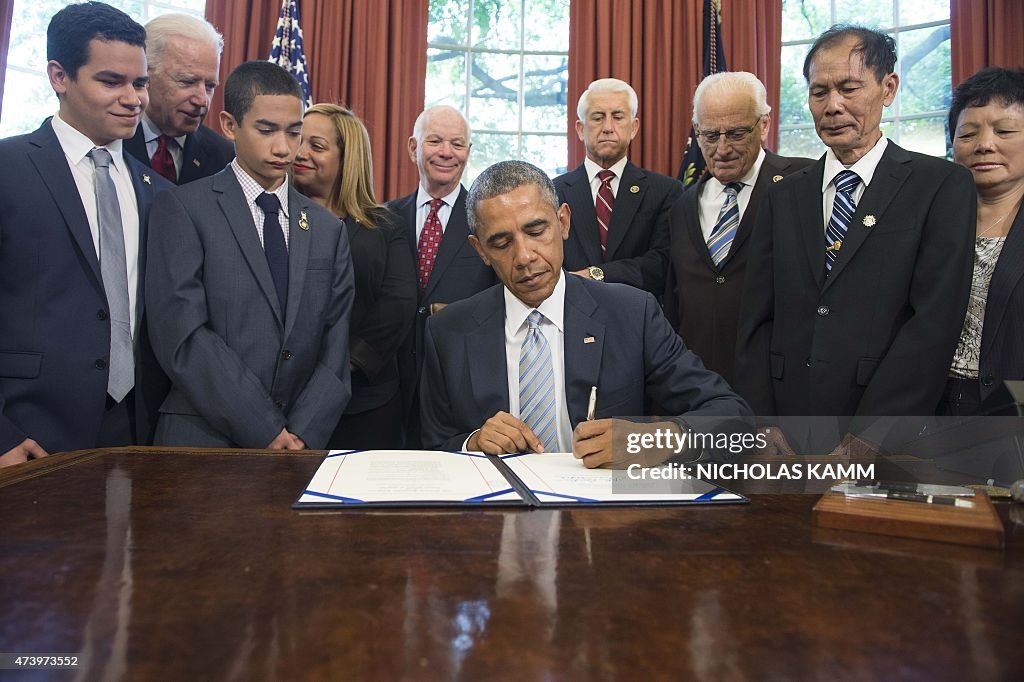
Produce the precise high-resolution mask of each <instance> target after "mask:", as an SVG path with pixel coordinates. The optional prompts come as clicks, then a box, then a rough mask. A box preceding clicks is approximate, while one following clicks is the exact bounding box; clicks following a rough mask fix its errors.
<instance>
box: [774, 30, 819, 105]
mask: <svg viewBox="0 0 1024 682" xmlns="http://www.w3.org/2000/svg"><path fill="white" fill-rule="evenodd" d="M806 55H807V46H806V45H790V46H787V47H783V48H782V86H781V88H780V92H779V112H778V114H777V115H776V116H774V117H773V118H774V119H775V124H776V125H799V124H803V123H806V124H809V123H811V112H810V111H809V110H808V109H807V81H805V80H804V76H803V64H804V57H805V56H806Z"/></svg>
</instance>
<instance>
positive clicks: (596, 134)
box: [555, 78, 683, 296]
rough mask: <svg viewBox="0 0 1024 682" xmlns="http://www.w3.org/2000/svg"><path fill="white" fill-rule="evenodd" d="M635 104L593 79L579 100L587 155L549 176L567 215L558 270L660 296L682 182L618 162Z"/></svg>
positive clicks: (636, 126)
mask: <svg viewBox="0 0 1024 682" xmlns="http://www.w3.org/2000/svg"><path fill="white" fill-rule="evenodd" d="M637 107H638V100H637V96H636V92H635V91H634V90H633V88H631V87H630V86H629V84H628V83H625V82H623V81H621V80H619V79H617V78H602V79H601V80H596V81H594V82H593V83H591V84H590V86H589V87H587V89H586V90H585V91H584V92H583V94H582V95H580V99H579V103H578V104H577V106H576V115H577V116H578V117H579V120H577V121H576V134H577V135H578V136H579V138H580V140H581V141H582V142H583V146H584V147H585V148H586V150H587V157H586V159H585V160H584V161H583V163H582V164H580V165H579V166H578V167H577V168H576V169H575V170H573V171H570V172H569V173H566V174H564V175H560V176H558V177H557V178H555V189H556V191H557V192H558V200H559V201H560V202H563V203H566V204H568V205H569V209H570V213H571V227H570V229H569V238H568V239H567V240H566V242H565V263H564V267H565V269H566V270H568V271H570V272H572V273H573V274H575V275H580V276H581V277H588V278H590V279H595V280H600V281H605V282H621V283H623V284H630V285H632V286H635V287H637V288H640V289H645V290H647V291H650V292H651V293H653V294H654V295H655V296H660V295H661V294H662V292H663V291H664V289H665V273H666V271H667V270H668V247H669V236H668V214H669V211H670V210H671V208H672V205H673V204H674V203H675V202H676V200H677V199H678V198H679V196H680V195H681V194H682V193H683V185H682V183H680V182H679V181H678V180H676V179H674V178H669V177H667V176H664V175H661V174H659V173H655V172H653V171H649V170H644V169H643V168H639V167H637V166H635V165H633V164H632V163H630V161H629V159H627V158H626V154H627V152H628V151H629V143H630V142H631V141H632V140H633V138H634V137H636V134H637V132H638V131H639V130H640V119H638V118H637V116H636V114H637Z"/></svg>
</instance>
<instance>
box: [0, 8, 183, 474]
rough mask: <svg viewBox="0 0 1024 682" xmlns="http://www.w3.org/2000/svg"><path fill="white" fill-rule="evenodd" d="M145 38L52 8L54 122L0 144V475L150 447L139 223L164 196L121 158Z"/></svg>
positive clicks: (100, 17)
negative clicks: (97, 451)
mask: <svg viewBox="0 0 1024 682" xmlns="http://www.w3.org/2000/svg"><path fill="white" fill-rule="evenodd" d="M145 38H146V34H145V31H144V30H143V28H142V26H140V25H139V24H137V23H135V22H134V21H133V20H132V19H131V18H130V17H128V15H126V14H124V13H123V12H121V11H120V10H116V9H114V8H112V7H110V6H108V5H104V4H101V3H85V4H80V5H69V6H68V7H65V8H64V9H62V10H61V11H60V12H58V13H57V14H55V15H54V17H53V19H51V21H50V25H49V28H48V29H47V35H46V57H47V59H48V60H49V62H48V63H47V65H46V70H47V74H48V75H49V79H50V85H51V86H52V87H53V90H54V92H56V94H57V100H58V106H59V109H58V111H57V114H56V115H55V116H53V118H52V119H47V120H46V121H44V122H43V124H42V126H40V128H39V129H38V130H36V131H35V132H34V133H30V134H28V135H20V136H18V137H12V138H9V139H6V140H3V141H0V169H2V171H0V466H3V465H7V464H17V463H20V462H24V461H25V460H26V459H28V458H32V457H42V456H45V455H46V454H47V453H49V452H57V451H62V450H78V449H84V448H94V447H106V446H118V445H131V444H133V443H148V442H149V438H150V434H151V425H150V419H151V416H152V414H155V407H151V406H150V404H149V403H148V401H147V397H148V396H149V395H150V394H149V388H150V385H151V380H152V383H157V384H160V383H161V382H160V381H159V374H160V373H159V368H158V367H157V365H156V363H155V361H154V360H153V358H152V354H151V352H150V348H149V344H148V341H147V339H146V335H145V333H144V330H145V322H144V319H143V312H144V307H143V281H144V276H145V269H146V259H145V253H146V236H147V231H146V223H147V218H148V215H149V208H150V205H151V203H152V201H153V196H154V194H155V192H156V191H157V190H159V189H160V188H161V187H164V186H166V183H164V182H163V180H162V178H159V177H155V176H153V174H152V172H151V171H149V169H147V168H145V167H144V166H142V165H141V164H139V163H137V162H136V161H135V160H134V159H132V158H130V157H129V156H127V155H125V154H123V153H122V141H123V140H124V139H125V138H128V137H130V136H131V135H132V132H133V131H134V130H135V126H136V125H137V124H138V121H139V116H140V115H141V113H142V109H143V108H144V107H145V105H146V99H147V91H146V82H147V74H146V53H145Z"/></svg>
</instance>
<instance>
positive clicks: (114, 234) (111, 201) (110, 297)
mask: <svg viewBox="0 0 1024 682" xmlns="http://www.w3.org/2000/svg"><path fill="white" fill-rule="evenodd" d="M89 158H91V159H92V162H93V165H94V166H95V167H96V178H95V190H96V213H97V217H98V219H99V227H100V275H101V276H102V278H103V292H104V293H105V294H106V295H107V307H108V308H110V365H109V369H108V373H107V393H109V394H110V397H111V398H113V399H114V400H116V401H117V402H121V401H122V400H124V397H125V396H126V395H128V391H130V390H132V387H134V386H135V352H134V350H133V348H132V323H131V313H130V312H129V309H128V308H129V305H128V269H127V268H128V263H127V260H126V257H125V249H124V226H123V225H122V223H121V205H120V204H119V203H118V201H117V190H116V189H115V188H114V180H113V179H112V178H111V177H110V161H111V159H110V152H109V151H107V150H106V149H105V148H104V147H96V148H95V149H93V150H92V151H90V152H89Z"/></svg>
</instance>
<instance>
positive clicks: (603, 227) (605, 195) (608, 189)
mask: <svg viewBox="0 0 1024 682" xmlns="http://www.w3.org/2000/svg"><path fill="white" fill-rule="evenodd" d="M614 178H615V173H613V172H611V171H610V170H603V171H600V172H598V174H597V179H598V180H600V181H601V186H600V187H599V188H598V190H597V203H595V204H594V211H596V212H597V232H598V234H600V235H601V260H606V258H605V249H606V246H607V244H608V226H609V225H611V224H612V209H614V208H615V195H614V194H612V179H614Z"/></svg>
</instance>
